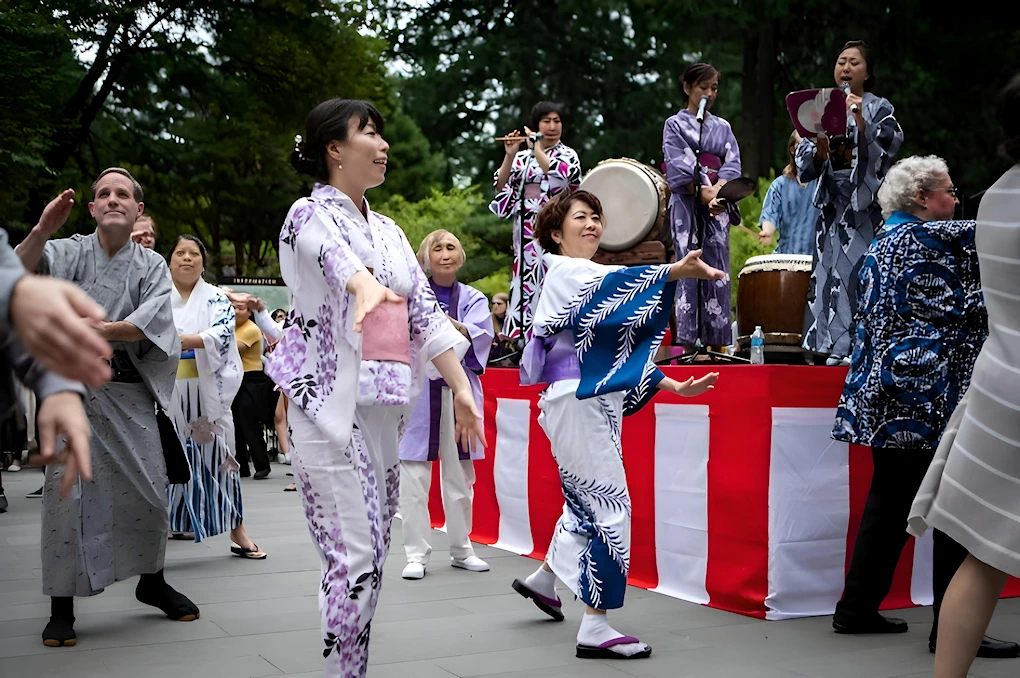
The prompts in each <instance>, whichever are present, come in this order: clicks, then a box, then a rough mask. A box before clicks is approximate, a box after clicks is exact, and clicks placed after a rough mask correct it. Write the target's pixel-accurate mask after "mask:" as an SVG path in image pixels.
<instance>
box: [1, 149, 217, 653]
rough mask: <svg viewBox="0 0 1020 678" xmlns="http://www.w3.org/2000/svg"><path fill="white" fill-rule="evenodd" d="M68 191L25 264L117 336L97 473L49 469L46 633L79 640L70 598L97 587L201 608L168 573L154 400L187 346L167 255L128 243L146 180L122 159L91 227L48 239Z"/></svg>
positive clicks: (102, 180) (29, 243)
mask: <svg viewBox="0 0 1020 678" xmlns="http://www.w3.org/2000/svg"><path fill="white" fill-rule="evenodd" d="M73 195H74V194H73V192H72V191H65V192H64V193H63V194H62V195H61V196H59V197H58V198H56V199H55V200H54V201H53V202H51V203H50V205H49V206H47V208H46V211H45V212H44V213H43V217H42V219H40V222H39V224H38V225H36V226H35V228H33V229H32V231H31V233H30V234H29V236H28V237H27V238H26V239H25V240H24V241H23V242H22V243H21V244H20V245H19V246H18V248H17V250H16V251H17V253H18V256H20V257H21V260H22V262H23V263H24V264H25V268H27V269H28V270H37V271H39V272H40V273H48V274H50V275H52V276H54V277H56V278H61V279H64V280H68V281H70V282H73V283H75V284H77V285H78V286H79V287H80V288H81V289H82V290H83V291H84V292H85V293H86V294H88V295H89V296H90V297H92V299H93V300H94V301H95V302H97V303H98V304H99V305H100V306H101V307H102V308H103V309H104V310H105V311H106V321H105V322H101V323H97V324H96V326H97V329H98V331H99V334H100V335H101V336H102V337H103V338H104V339H106V340H107V341H108V342H110V344H111V345H112V346H113V358H112V360H111V366H112V368H113V378H112V380H111V381H110V383H108V384H106V385H105V386H103V387H102V388H98V389H97V388H90V389H89V390H88V393H87V394H86V396H85V409H86V413H87V414H88V418H89V423H90V424H91V426H92V476H93V480H92V482H91V483H85V482H79V483H77V484H76V485H75V486H74V488H73V489H72V492H71V496H70V498H69V499H67V500H60V498H59V497H58V495H57V492H56V491H55V490H56V488H57V487H58V485H59V484H60V481H61V474H62V470H61V469H60V468H56V467H51V468H49V469H48V470H47V474H46V486H45V487H46V489H45V491H44V493H43V521H42V527H43V534H42V563H43V593H45V594H47V595H49V596H50V597H51V600H52V610H51V616H50V621H49V624H47V625H46V629H45V630H44V631H43V642H44V644H46V645H48V646H50V647H60V646H64V645H73V644H74V643H75V642H76V636H75V633H74V596H91V595H95V594H97V593H100V592H102V591H103V589H105V588H106V587H107V586H109V585H110V584H113V583H114V582H116V581H120V580H122V579H127V578H129V577H133V576H135V575H140V577H139V581H138V586H137V588H136V589H135V597H136V598H137V599H138V600H139V601H141V602H143V603H145V604H147V605H152V606H154V607H157V608H159V609H160V610H162V611H163V612H164V613H165V614H166V615H167V616H168V617H169V618H170V619H173V620H177V621H192V620H194V619H197V618H198V616H199V611H198V608H197V607H196V606H195V605H194V603H192V602H191V601H190V600H188V599H187V598H186V597H185V596H183V595H182V594H180V593H178V592H177V591H175V590H174V589H173V588H171V587H170V585H169V584H167V583H166V581H165V580H164V578H163V561H164V557H165V555H166V540H167V531H168V528H169V519H168V513H167V471H166V463H165V461H164V456H163V451H162V446H161V444H160V435H159V427H158V424H157V418H156V408H157V407H159V408H162V409H165V408H166V407H167V405H168V403H169V399H170V396H171V394H172V392H173V388H174V381H175V380H176V374H177V362H178V359H179V357H180V352H181V344H180V340H179V338H178V335H177V330H176V328H175V326H174V319H173V311H172V309H171V306H170V292H171V285H172V283H171V281H170V275H169V271H168V269H167V265H166V262H165V261H164V260H163V258H162V257H161V256H159V255H158V254H156V253H155V252H153V251H151V250H148V249H146V248H144V247H142V246H141V245H138V244H137V243H134V242H132V241H131V231H132V228H133V227H134V223H135V220H136V219H137V218H138V216H139V215H141V213H142V211H143V210H144V204H143V202H142V198H143V196H142V188H141V186H139V184H138V182H137V181H135V179H134V177H132V176H131V174H130V173H129V172H128V171H127V170H124V169H120V168H111V169H107V170H105V171H104V172H103V173H102V174H100V175H99V178H98V179H96V182H95V183H94V184H93V185H92V202H90V203H89V206H88V207H89V212H90V213H91V214H92V216H93V218H95V220H96V225H97V228H96V231H95V233H92V234H91V235H87V236H81V235H73V236H71V237H70V238H64V239H59V240H49V238H50V236H51V235H53V234H54V233H55V232H56V231H57V230H58V229H59V228H60V226H61V225H62V224H63V223H64V221H65V219H66V217H67V214H68V212H69V210H70V203H71V202H73Z"/></svg>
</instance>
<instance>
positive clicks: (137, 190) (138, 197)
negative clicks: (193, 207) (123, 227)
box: [92, 167, 155, 232]
mask: <svg viewBox="0 0 1020 678" xmlns="http://www.w3.org/2000/svg"><path fill="white" fill-rule="evenodd" d="M107 174H119V175H121V176H122V177H127V178H128V179H130V180H131V186H132V188H133V190H134V199H135V202H144V198H145V195H144V194H143V193H142V185H141V184H140V183H138V180H137V179H135V178H134V177H133V176H131V172H128V171H127V170H126V169H124V168H123V167H108V168H107V169H104V170H103V171H102V172H100V173H99V176H98V177H96V180H95V181H93V182H92V202H95V201H96V189H97V188H99V180H100V179H102V178H103V177H105V176H106V175H107ZM153 232H155V229H153Z"/></svg>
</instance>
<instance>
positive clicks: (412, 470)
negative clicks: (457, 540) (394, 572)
mask: <svg viewBox="0 0 1020 678" xmlns="http://www.w3.org/2000/svg"><path fill="white" fill-rule="evenodd" d="M431 486H432V462H431V461H401V462H400V519H401V522H402V527H403V533H404V554H405V555H406V556H407V562H409V563H421V564H423V565H428V562H429V557H430V556H431V555H432V544H431V541H432V522H431V518H430V517H429V488H430V487H431Z"/></svg>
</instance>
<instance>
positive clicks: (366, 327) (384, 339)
mask: <svg viewBox="0 0 1020 678" xmlns="http://www.w3.org/2000/svg"><path fill="white" fill-rule="evenodd" d="M361 359H362V360H389V361H393V362H398V363H404V364H405V365H410V364H411V335H410V330H409V329H408V319H407V300H406V299H405V300H404V301H402V302H400V303H396V302H390V303H386V304H379V305H378V306H376V307H375V308H374V309H372V311H371V312H370V313H369V314H368V315H366V316H365V319H364V321H362V323H361Z"/></svg>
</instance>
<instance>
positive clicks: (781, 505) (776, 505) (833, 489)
mask: <svg viewBox="0 0 1020 678" xmlns="http://www.w3.org/2000/svg"><path fill="white" fill-rule="evenodd" d="M835 416H836V411H835V409H825V408H780V407H774V408H772V456H771V460H770V464H769V572H768V580H769V586H768V595H767V597H766V598H765V607H766V609H767V611H766V613H765V617H766V619H789V618H793V617H804V616H812V615H826V614H832V612H833V610H835V607H836V603H837V602H838V601H839V598H840V596H841V595H842V593H843V581H844V578H845V567H846V539H847V527H848V525H849V522H850V464H849V446H848V445H847V444H846V443H841V442H837V441H835V440H832V439H831V437H830V433H831V431H832V422H833V421H834V419H835Z"/></svg>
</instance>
